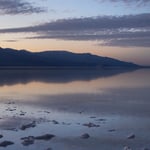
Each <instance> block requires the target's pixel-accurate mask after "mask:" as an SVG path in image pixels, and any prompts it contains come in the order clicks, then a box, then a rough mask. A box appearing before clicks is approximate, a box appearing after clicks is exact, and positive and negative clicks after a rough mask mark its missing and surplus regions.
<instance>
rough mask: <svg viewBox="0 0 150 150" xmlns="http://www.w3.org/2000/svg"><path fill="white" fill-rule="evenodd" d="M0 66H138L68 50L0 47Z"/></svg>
mask: <svg viewBox="0 0 150 150" xmlns="http://www.w3.org/2000/svg"><path fill="white" fill-rule="evenodd" d="M0 67H102V68H105V67H121V68H122V67H130V68H132V67H140V66H139V65H136V64H134V63H130V62H124V61H120V60H117V59H113V58H109V57H101V56H97V55H92V54H90V53H83V54H77V53H72V52H68V51H43V52H30V51H26V50H15V49H10V48H5V49H4V48H0Z"/></svg>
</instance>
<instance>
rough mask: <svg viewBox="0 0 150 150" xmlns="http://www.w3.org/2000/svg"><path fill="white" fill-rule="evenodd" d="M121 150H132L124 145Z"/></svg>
mask: <svg viewBox="0 0 150 150" xmlns="http://www.w3.org/2000/svg"><path fill="white" fill-rule="evenodd" d="M123 150H132V149H131V148H130V147H129V146H125V147H124V148H123Z"/></svg>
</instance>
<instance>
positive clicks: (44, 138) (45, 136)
mask: <svg viewBox="0 0 150 150" xmlns="http://www.w3.org/2000/svg"><path fill="white" fill-rule="evenodd" d="M54 137H55V135H53V134H45V135H41V136H36V137H34V138H35V139H36V140H51V139H52V138H54Z"/></svg>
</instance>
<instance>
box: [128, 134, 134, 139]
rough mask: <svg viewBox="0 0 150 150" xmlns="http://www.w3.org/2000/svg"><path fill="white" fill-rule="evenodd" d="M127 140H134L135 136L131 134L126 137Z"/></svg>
mask: <svg viewBox="0 0 150 150" xmlns="http://www.w3.org/2000/svg"><path fill="white" fill-rule="evenodd" d="M127 138H128V139H134V138H135V135H134V134H131V135H129V136H128V137H127Z"/></svg>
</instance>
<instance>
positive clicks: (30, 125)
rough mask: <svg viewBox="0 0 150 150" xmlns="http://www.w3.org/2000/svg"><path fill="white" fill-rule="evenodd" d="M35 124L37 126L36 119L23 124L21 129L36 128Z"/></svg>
mask: <svg viewBox="0 0 150 150" xmlns="http://www.w3.org/2000/svg"><path fill="white" fill-rule="evenodd" d="M35 126H36V124H35V121H33V122H32V123H29V124H26V125H22V126H21V128H20V129H21V130H26V129H27V128H34V127H35Z"/></svg>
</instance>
